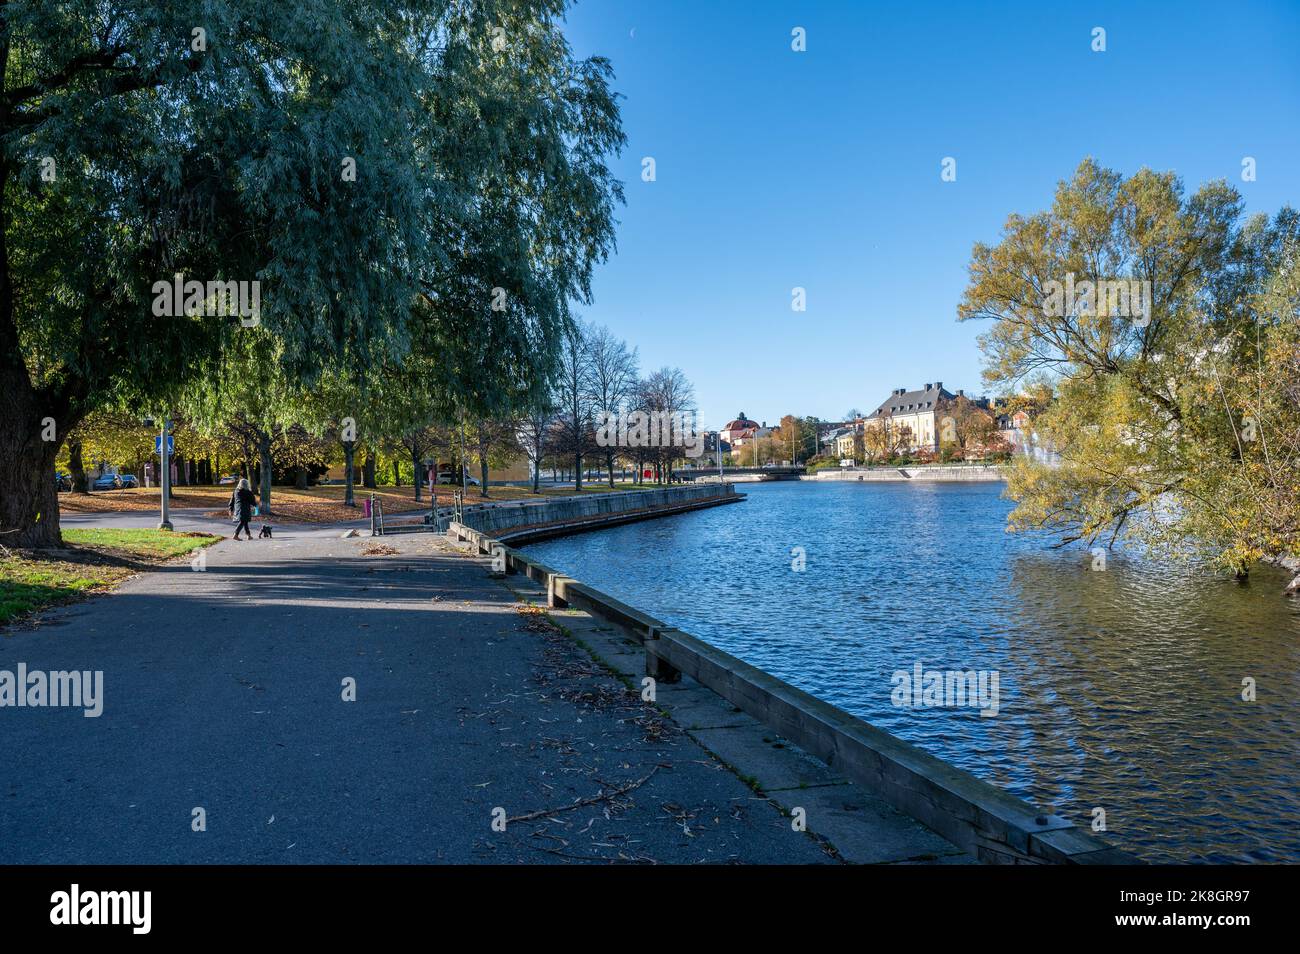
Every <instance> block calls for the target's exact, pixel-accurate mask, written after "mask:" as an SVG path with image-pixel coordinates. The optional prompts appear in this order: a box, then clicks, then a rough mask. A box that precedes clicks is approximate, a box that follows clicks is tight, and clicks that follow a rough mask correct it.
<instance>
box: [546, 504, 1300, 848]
mask: <svg viewBox="0 0 1300 954" xmlns="http://www.w3.org/2000/svg"><path fill="white" fill-rule="evenodd" d="M738 489H740V490H742V491H743V492H744V493H746V494H747V495H748V499H747V500H746V501H745V502H743V503H740V504H733V505H730V506H725V507H715V508H712V509H709V510H702V511H697V512H694V513H690V514H685V515H682V516H676V517H669V518H664V519H660V520H651V521H646V522H642V523H635V524H629V525H626V526H623V527H616V528H611V529H608V530H601V531H596V532H593V533H588V534H582V535H579V536H574V537H568V538H563V539H559V540H553V541H549V542H545V543H539V544H535V545H533V546H530V547H529V548H528V550H529V552H530V553H532V554H534V555H535V556H536V557H537V558H538V559H540V560H541V561H543V562H544V563H547V564H549V565H550V566H553V567H555V568H556V569H559V570H562V571H564V572H566V573H568V574H570V575H572V576H574V577H576V578H577V579H580V580H582V581H584V582H587V583H590V584H591V585H593V586H595V587H597V588H598V589H601V590H604V591H605V592H607V593H609V594H610V595H612V596H615V597H617V598H619V599H621V600H623V601H625V602H628V603H630V604H632V605H634V606H637V607H639V608H640V609H643V610H645V611H646V612H648V613H650V614H652V615H654V616H658V617H659V618H660V619H663V620H665V621H666V622H669V623H671V624H672V625H674V626H677V627H678V628H680V629H683V630H685V631H687V632H689V633H692V634H694V635H696V636H699V637H701V638H703V639H705V640H708V641H709V642H711V643H713V644H714V645H716V646H718V647H720V648H722V649H724V650H726V651H727V652H729V653H732V654H733V655H735V656H738V657H740V658H741V659H744V660H745V661H746V662H749V663H752V664H753V665H756V666H758V667H760V668H762V669H765V670H767V671H768V672H770V673H772V674H773V675H776V676H778V677H779V678H781V679H784V680H786V681H787V682H789V683H791V684H793V685H795V686H798V687H799V688H801V689H803V690H805V691H807V692H810V693H812V694H813V695H815V696H818V697H819V698H822V699H825V700H826V701H828V702H831V703H833V704H835V705H837V706H839V707H841V708H843V709H845V710H847V711H849V712H851V713H853V714H855V715H858V716H860V717H862V718H864V719H866V720H867V721H869V722H871V723H873V724H875V725H877V726H879V727H880V728H882V729H884V730H886V731H888V732H891V733H893V734H895V735H897V736H899V737H901V738H904V739H907V740H908V741H910V742H912V743H915V744H916V745H918V746H920V747H921V748H923V749H925V750H927V751H928V752H930V753H932V754H934V755H936V756H938V757H940V758H942V759H944V760H946V761H948V762H950V763H952V764H954V765H957V766H959V767H961V768H963V769H965V770H967V771H969V772H971V773H973V774H975V775H977V776H979V777H980V778H982V779H984V780H986V781H988V782H991V783H993V784H995V785H998V786H1000V787H1001V788H1003V789H1005V790H1006V791H1008V792H1011V793H1013V794H1015V795H1017V796H1019V797H1021V798H1024V799H1026V800H1028V801H1030V802H1032V803H1033V804H1035V805H1037V806H1039V807H1040V808H1043V809H1046V810H1048V811H1051V812H1053V813H1055V814H1059V815H1063V816H1065V817H1067V818H1069V819H1071V820H1073V821H1075V822H1076V823H1077V824H1079V825H1082V826H1092V825H1093V822H1094V819H1095V818H1099V817H1101V816H1099V815H1098V814H1097V813H1096V811H1095V810H1096V809H1101V810H1103V811H1104V813H1105V815H1104V820H1105V825H1106V830H1105V834H1104V835H1103V837H1105V838H1107V839H1108V840H1110V841H1111V842H1112V843H1114V844H1115V845H1116V846H1118V847H1122V848H1126V849H1128V850H1130V851H1134V852H1136V853H1137V854H1139V855H1140V856H1142V857H1143V858H1145V859H1147V860H1150V861H1153V862H1249V861H1257V862H1280V861H1289V862H1296V861H1300V785H1298V784H1297V783H1298V782H1300V735H1298V730H1300V710H1298V709H1297V705H1296V700H1297V695H1298V691H1300V600H1288V599H1286V598H1285V597H1283V596H1282V595H1281V590H1282V587H1283V586H1284V585H1285V582H1286V579H1287V577H1286V576H1285V575H1283V574H1282V573H1280V572H1278V573H1273V572H1271V571H1268V570H1264V571H1259V572H1257V573H1256V575H1254V576H1253V577H1252V579H1251V581H1250V582H1249V583H1248V584H1247V585H1240V584H1238V583H1236V582H1234V581H1231V580H1223V579H1214V578H1206V577H1204V576H1193V575H1191V574H1189V573H1187V572H1186V571H1185V570H1183V569H1180V568H1179V567H1175V566H1169V565H1165V564H1162V563H1159V562H1156V561H1153V560H1151V559H1149V558H1146V557H1142V556H1139V555H1136V554H1132V553H1130V554H1127V555H1126V554H1123V553H1111V554H1109V555H1108V557H1107V559H1106V563H1105V569H1104V570H1094V569H1093V564H1094V562H1095V561H1094V557H1093V556H1092V555H1091V554H1090V553H1089V552H1088V551H1087V550H1086V549H1083V548H1073V549H1063V550H1053V549H1051V548H1050V542H1051V541H1050V540H1049V539H1047V538H1045V537H1042V536H1036V535H1021V534H1008V533H1006V532H1005V530H1004V528H1005V525H1006V515H1007V513H1008V512H1009V510H1010V509H1011V504H1010V502H1009V501H1007V500H1004V499H1003V498H1002V485H1001V484H923V483H908V484H904V483H898V484H893V483H874V484H863V483H856V482H853V483H848V482H822V483H814V482H811V481H798V482H795V481H792V482H775V483H767V484H749V485H743V484H742V485H739V488H738ZM798 548H802V549H801V550H800V549H798ZM800 557H802V561H803V569H796V568H795V567H796V566H797V565H798V564H799V562H800ZM918 664H919V665H920V667H921V669H922V671H928V670H940V671H946V670H959V671H963V672H965V671H971V670H976V671H980V670H983V671H985V673H986V682H985V688H986V691H991V689H992V674H993V673H996V675H997V688H998V698H997V708H996V715H992V716H989V715H981V711H980V709H979V708H976V707H974V706H972V705H934V706H926V705H922V704H918V703H924V702H926V701H938V700H933V699H932V700H927V699H925V698H924V697H922V696H921V695H920V693H919V691H918V692H917V694H916V695H911V694H906V693H904V692H902V690H901V688H899V687H902V686H903V683H902V680H901V677H898V676H896V675H895V674H896V673H907V674H908V675H909V676H911V675H912V674H914V673H915V672H916V667H917V665H918ZM1244 679H1252V680H1254V686H1255V693H1256V698H1255V701H1253V702H1247V701H1243V699H1242V693H1243V680H1244ZM896 688H899V691H897V692H896ZM903 698H906V700H907V701H908V702H909V703H912V704H910V705H896V704H895V703H896V702H898V701H901V699H903ZM947 701H949V702H952V701H959V700H958V699H949V700H947ZM989 701H990V697H988V696H986V697H985V698H984V702H985V703H988V702H989ZM985 709H986V711H987V712H992V711H993V709H992V706H989V705H985Z"/></svg>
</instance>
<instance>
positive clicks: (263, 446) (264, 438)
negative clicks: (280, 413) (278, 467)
mask: <svg viewBox="0 0 1300 954" xmlns="http://www.w3.org/2000/svg"><path fill="white" fill-rule="evenodd" d="M257 444H258V446H257V453H258V458H259V463H260V465H261V468H262V504H261V514H262V516H264V517H269V516H271V435H270V434H268V433H266V432H265V431H262V432H261V433H260V434H259V435H258V442H257Z"/></svg>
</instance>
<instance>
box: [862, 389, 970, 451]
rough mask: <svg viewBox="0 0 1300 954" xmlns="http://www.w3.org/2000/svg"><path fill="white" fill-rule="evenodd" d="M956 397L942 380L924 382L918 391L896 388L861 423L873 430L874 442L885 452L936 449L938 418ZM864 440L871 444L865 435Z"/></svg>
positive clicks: (938, 431)
mask: <svg viewBox="0 0 1300 954" xmlns="http://www.w3.org/2000/svg"><path fill="white" fill-rule="evenodd" d="M957 396H958V395H956V394H953V393H951V392H950V391H945V390H944V388H943V382H942V381H936V382H934V383H933V384H926V386H925V387H924V388H922V389H920V390H919V391H909V390H907V389H906V388H895V389H894V391H893V393H891V394H890V395H889V397H887V398H885V400H884V401H883V402H882V403H881V405H880V406H879V407H878V408H876V409H875V410H874V411H872V412H871V413H870V414H868V415H867V417H866V418H865V421H864V424H865V427H866V428H873V429H875V430H876V432H877V434H876V435H875V438H876V442H877V445H878V446H883V448H884V450H885V452H886V453H904V452H906V453H915V452H917V451H931V452H935V451H938V450H939V443H940V439H941V436H942V433H943V430H942V427H941V426H940V421H941V418H942V417H943V415H944V413H945V412H946V411H947V409H948V407H949V406H950V405H951V404H952V402H953V401H955V400H956V399H957ZM864 441H865V443H866V444H867V445H868V446H869V447H870V446H871V444H872V443H873V442H872V440H870V439H867V438H866V437H865V435H864Z"/></svg>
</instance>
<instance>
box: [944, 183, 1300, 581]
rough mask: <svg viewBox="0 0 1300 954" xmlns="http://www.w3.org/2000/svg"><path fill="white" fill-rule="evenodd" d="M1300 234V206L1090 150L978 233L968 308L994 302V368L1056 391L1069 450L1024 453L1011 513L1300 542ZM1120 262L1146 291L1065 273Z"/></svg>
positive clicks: (1017, 520) (1102, 526)
mask: <svg viewBox="0 0 1300 954" xmlns="http://www.w3.org/2000/svg"><path fill="white" fill-rule="evenodd" d="M1298 235H1300V221H1298V218H1297V215H1296V213H1295V212H1294V211H1293V210H1291V209H1289V208H1286V209H1283V210H1281V211H1280V212H1279V213H1278V214H1277V215H1276V216H1274V217H1273V218H1272V219H1271V220H1270V219H1269V218H1267V217H1265V216H1263V215H1255V216H1251V217H1246V216H1244V215H1243V211H1242V201H1241V197H1240V196H1239V194H1238V193H1237V192H1236V191H1235V190H1234V189H1232V188H1231V187H1230V186H1228V185H1227V184H1226V183H1223V182H1213V183H1209V184H1207V185H1205V186H1203V187H1201V188H1200V189H1199V190H1197V191H1196V192H1195V193H1194V194H1192V195H1190V196H1189V195H1185V194H1184V190H1183V186H1182V183H1181V182H1180V181H1179V179H1178V178H1177V177H1175V176H1174V175H1172V174H1169V173H1157V172H1153V171H1151V170H1147V169H1143V170H1141V171H1139V172H1137V173H1135V174H1134V175H1132V176H1129V177H1127V178H1126V177H1124V176H1122V175H1120V174H1119V173H1116V172H1114V171H1111V170H1107V169H1104V168H1101V167H1099V166H1098V165H1097V164H1096V163H1094V162H1092V161H1090V160H1089V161H1085V162H1084V163H1082V164H1081V165H1080V166H1079V168H1078V170H1077V171H1076V172H1075V174H1074V176H1073V177H1072V178H1070V179H1069V180H1068V181H1064V182H1062V183H1060V184H1059V186H1058V188H1057V192H1056V196H1055V200H1054V202H1053V203H1052V206H1051V208H1050V209H1049V210H1047V211H1045V212H1040V213H1038V214H1035V215H1031V216H1021V215H1013V216H1011V217H1010V218H1009V219H1008V221H1007V224H1006V226H1005V229H1004V232H1003V235H1002V238H1001V241H1000V242H999V243H998V244H996V245H992V246H990V245H983V244H980V245H976V246H975V249H974V252H973V254H972V257H971V262H970V283H969V286H968V287H967V289H966V293H965V296H964V299H963V301H962V305H961V316H962V317H963V318H966V319H985V320H989V321H991V326H990V327H989V329H988V330H987V331H986V332H985V333H984V334H983V335H982V336H981V338H980V343H981V346H982V348H983V350H984V353H985V358H986V370H985V377H986V379H987V380H988V381H989V382H990V383H991V384H994V385H996V386H999V387H1000V388H1001V389H1002V390H1004V391H1006V392H1007V393H1014V392H1016V391H1019V390H1021V389H1022V388H1024V387H1025V386H1026V385H1027V384H1030V383H1033V384H1036V385H1038V386H1040V387H1041V386H1042V385H1044V384H1045V385H1047V386H1048V387H1049V393H1050V391H1054V392H1055V397H1054V400H1053V401H1052V402H1051V403H1050V405H1048V407H1047V408H1046V410H1044V411H1043V412H1042V413H1041V414H1040V416H1039V417H1038V418H1037V419H1036V420H1035V422H1034V429H1035V430H1036V431H1037V432H1038V433H1039V437H1040V438H1044V439H1046V440H1049V441H1050V442H1051V443H1052V444H1053V445H1054V446H1055V449H1056V450H1057V451H1059V453H1060V455H1061V458H1062V460H1061V464H1060V466H1059V467H1048V466H1044V465H1041V464H1037V463H1034V462H1032V461H1028V460H1023V461H1020V462H1019V463H1018V464H1017V465H1016V466H1015V467H1014V468H1013V469H1012V472H1011V478H1010V481H1009V485H1008V492H1009V495H1010V496H1011V497H1012V498H1013V499H1014V500H1015V501H1016V503H1017V507H1016V509H1015V510H1014V511H1013V512H1012V515H1011V526H1012V528H1013V529H1025V528H1046V529H1049V530H1052V531H1056V532H1058V533H1059V534H1060V536H1061V538H1062V540H1063V541H1066V542H1068V541H1074V540H1084V541H1088V542H1090V543H1091V542H1103V543H1109V542H1111V541H1112V540H1114V539H1116V538H1118V537H1121V536H1123V535H1126V534H1133V535H1135V536H1137V537H1139V538H1141V539H1142V540H1143V541H1145V542H1146V543H1147V544H1149V545H1152V546H1154V547H1156V548H1158V549H1159V550H1161V551H1163V552H1165V553H1167V554H1169V555H1171V556H1188V555H1194V556H1196V557H1198V558H1202V559H1207V560H1209V561H1210V562H1213V563H1217V564H1218V565H1219V566H1223V567H1226V568H1230V569H1233V570H1235V571H1237V572H1238V573H1243V572H1245V571H1246V569H1247V567H1248V566H1249V564H1250V563H1251V562H1253V561H1256V560H1260V559H1269V558H1278V557H1283V556H1288V555H1291V556H1296V555H1300V490H1298V489H1297V481H1296V478H1295V474H1296V473H1297V470H1296V467H1297V465H1300V391H1297V388H1296V385H1295V373H1296V371H1297V370H1300V352H1297V350H1296V349H1297V345H1298V344H1300V336H1297V320H1298V314H1297V309H1298V308H1300V292H1298V289H1297V283H1296V267H1297V254H1298V253H1300V243H1298V242H1297V236H1298ZM1116 281H1123V282H1137V283H1139V284H1138V285H1137V286H1130V287H1135V288H1144V289H1145V292H1144V293H1143V295H1142V296H1141V297H1142V298H1145V297H1146V294H1149V303H1148V304H1146V305H1142V306H1138V305H1136V304H1135V303H1134V301H1133V300H1130V301H1129V304H1128V307H1125V306H1124V301H1123V299H1122V298H1121V297H1120V296H1118V295H1099V294H1093V295H1092V296H1088V295H1087V294H1084V293H1080V294H1076V295H1073V296H1071V295H1062V293H1061V288H1062V286H1063V285H1067V284H1068V285H1069V286H1071V287H1073V288H1074V289H1076V290H1080V289H1083V288H1085V287H1086V286H1083V285H1082V284H1081V283H1083V282H1090V283H1093V285H1094V289H1096V288H1098V286H1097V283H1099V282H1116ZM1143 283H1145V284H1143Z"/></svg>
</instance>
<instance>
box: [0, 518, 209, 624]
mask: <svg viewBox="0 0 1300 954" xmlns="http://www.w3.org/2000/svg"><path fill="white" fill-rule="evenodd" d="M220 539H221V537H217V536H212V535H211V534H206V533H172V532H170V531H166V530H144V529H136V530H110V529H86V530H64V531H63V541H64V543H65V544H67V546H65V547H64V548H62V549H58V550H11V551H4V552H0V625H2V624H4V623H7V622H9V621H10V620H12V619H15V618H17V617H20V616H25V615H26V614H28V613H31V612H34V611H36V610H39V609H42V608H43V607H46V606H52V605H54V604H56V603H62V602H66V601H67V600H69V599H72V598H74V597H77V596H80V595H83V594H86V593H93V592H95V591H97V590H103V589H107V588H109V587H111V586H114V585H115V584H117V583H120V582H121V581H122V580H124V579H126V578H127V577H129V576H131V575H133V574H134V573H136V572H137V571H139V570H141V569H144V568H146V567H147V566H148V565H150V564H153V563H160V562H162V561H164V560H169V559H172V558H174V557H179V556H182V555H184V554H186V553H189V552H190V551H192V550H196V549H198V548H199V547H205V546H208V545H209V544H212V543H215V542H216V541H218V540H220Z"/></svg>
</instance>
